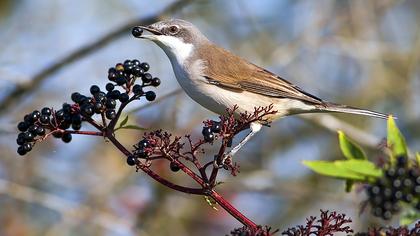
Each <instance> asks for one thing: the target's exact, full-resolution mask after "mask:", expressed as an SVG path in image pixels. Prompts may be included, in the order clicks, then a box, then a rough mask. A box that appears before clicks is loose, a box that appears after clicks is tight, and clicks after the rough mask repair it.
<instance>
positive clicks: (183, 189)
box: [78, 112, 258, 233]
mask: <svg viewBox="0 0 420 236" xmlns="http://www.w3.org/2000/svg"><path fill="white" fill-rule="evenodd" d="M119 113H120V114H121V112H119ZM88 122H89V123H91V124H92V125H93V126H95V127H96V128H98V129H99V130H102V127H101V126H100V125H98V124H97V123H96V122H95V121H93V120H92V119H90V120H88ZM113 125H115V123H114V124H109V125H108V127H107V129H106V130H105V131H104V133H102V132H90V131H78V133H81V134H82V133H86V134H87V133H91V134H92V135H99V134H100V135H101V136H102V135H104V134H105V136H106V137H107V138H108V139H109V141H111V142H112V143H113V144H114V145H115V147H117V148H118V150H120V151H121V152H122V153H123V154H124V155H125V156H130V155H132V154H131V152H130V151H129V150H127V149H126V148H125V147H124V146H123V145H122V144H121V143H120V142H119V141H118V140H117V139H116V138H115V136H114V134H113ZM110 127H112V129H110ZM93 133H95V134H93ZM96 133H97V134H96ZM224 150H225V145H223V147H222V148H221V149H220V150H219V155H222V154H223V153H224ZM173 161H175V162H176V163H177V164H178V165H179V167H180V168H181V170H182V171H183V172H185V173H186V174H187V175H189V176H190V177H191V178H193V179H194V180H195V181H196V182H197V183H198V184H200V185H201V186H202V188H190V187H184V186H181V185H177V184H174V183H172V182H170V181H168V180H166V179H164V178H162V177H160V176H159V175H158V174H156V173H155V172H153V171H152V170H151V169H150V168H148V167H147V166H145V165H137V167H138V168H140V169H141V170H142V171H144V172H145V173H146V174H148V175H149V176H150V177H152V178H153V179H154V180H156V181H157V182H159V183H161V184H163V185H165V186H167V187H168V188H171V189H174V190H177V191H180V192H184V193H189V194H196V195H208V196H210V197H211V198H212V199H213V200H214V201H216V202H217V203H218V204H219V205H220V206H221V207H222V208H223V209H225V211H227V212H228V213H229V214H230V215H231V216H233V217H234V218H235V219H237V220H238V221H239V222H241V223H242V224H243V225H245V226H247V227H248V228H249V229H251V231H252V232H253V233H255V232H257V230H258V226H257V224H255V223H254V222H253V221H251V220H250V219H248V218H247V217H246V216H245V215H243V214H242V213H241V212H240V211H238V210H237V209H236V208H235V207H234V206H232V204H230V203H229V202H228V201H227V200H226V199H224V198H223V197H222V196H221V195H220V194H219V193H217V192H216V191H215V190H209V189H207V188H208V187H209V186H206V185H207V184H208V183H207V182H206V181H204V180H203V179H202V178H201V177H200V176H199V175H197V174H196V173H194V172H193V171H192V170H191V169H190V168H188V167H187V166H185V165H184V164H183V163H182V162H180V161H178V160H173ZM217 172H218V169H217V168H214V169H213V171H212V177H211V178H210V186H213V185H214V182H215V180H216V176H217Z"/></svg>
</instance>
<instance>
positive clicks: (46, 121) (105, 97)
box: [16, 60, 160, 155]
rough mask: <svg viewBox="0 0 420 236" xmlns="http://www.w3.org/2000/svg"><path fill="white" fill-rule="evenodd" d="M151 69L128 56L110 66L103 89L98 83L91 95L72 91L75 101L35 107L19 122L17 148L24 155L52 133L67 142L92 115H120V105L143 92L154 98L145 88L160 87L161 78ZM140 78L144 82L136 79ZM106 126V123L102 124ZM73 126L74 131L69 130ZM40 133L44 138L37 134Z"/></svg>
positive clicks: (111, 117) (146, 96)
mask: <svg viewBox="0 0 420 236" xmlns="http://www.w3.org/2000/svg"><path fill="white" fill-rule="evenodd" d="M149 69H150V66H149V64H148V63H146V62H143V63H141V62H140V61H139V60H126V61H125V62H124V63H118V64H116V65H115V67H112V68H110V69H109V70H108V79H109V80H110V82H109V83H107V84H106V86H105V91H102V90H101V89H100V88H99V86H98V85H92V86H91V87H90V95H83V94H81V93H79V92H75V93H73V94H71V100H72V101H73V102H74V103H73V104H68V103H64V104H63V105H62V108H61V109H59V110H57V111H54V110H52V109H50V108H48V107H44V108H43V109H42V110H41V111H38V110H35V111H33V112H32V113H30V114H27V115H25V117H24V120H23V121H22V122H20V123H19V124H18V126H17V128H18V130H19V131H20V132H21V133H19V135H18V138H17V140H16V142H17V144H18V145H19V147H18V149H17V152H18V154H20V155H25V154H26V153H28V152H29V151H31V150H32V147H33V145H34V144H35V142H36V141H38V140H42V139H43V138H45V137H46V136H47V135H49V134H52V135H53V136H54V137H56V138H60V139H61V140H62V141H63V142H65V143H68V142H70V141H71V140H72V133H77V132H75V131H78V130H80V129H81V127H82V122H83V121H86V120H92V116H94V115H95V114H100V115H101V116H102V117H103V121H104V122H105V119H108V120H114V119H118V117H117V111H116V109H117V107H118V106H117V105H118V103H121V105H126V104H127V103H129V102H131V101H133V100H136V99H139V98H140V97H142V96H144V97H145V98H146V99H147V100H148V101H153V100H155V98H156V94H155V92H153V91H146V92H144V91H143V89H144V88H145V87H148V86H152V87H157V86H159V85H160V79H159V78H156V77H153V76H152V75H151V74H150V73H147V71H148V70H149ZM137 79H140V80H141V83H136V81H137ZM103 125H104V126H106V123H104V124H103ZM69 128H72V130H73V132H68V131H67V130H68V129H69ZM36 136H41V138H38V139H37V138H36Z"/></svg>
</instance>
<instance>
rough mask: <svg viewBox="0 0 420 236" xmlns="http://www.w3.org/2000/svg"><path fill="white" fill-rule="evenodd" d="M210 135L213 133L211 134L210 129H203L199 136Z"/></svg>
mask: <svg viewBox="0 0 420 236" xmlns="http://www.w3.org/2000/svg"><path fill="white" fill-rule="evenodd" d="M212 133H213V132H212V129H211V127H203V130H201V134H202V135H204V136H206V135H209V134H212Z"/></svg>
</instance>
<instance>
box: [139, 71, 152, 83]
mask: <svg viewBox="0 0 420 236" xmlns="http://www.w3.org/2000/svg"><path fill="white" fill-rule="evenodd" d="M152 79H153V77H152V75H151V74H149V73H144V74H143V76H142V77H141V80H142V81H143V82H144V83H150V82H151V81H152Z"/></svg>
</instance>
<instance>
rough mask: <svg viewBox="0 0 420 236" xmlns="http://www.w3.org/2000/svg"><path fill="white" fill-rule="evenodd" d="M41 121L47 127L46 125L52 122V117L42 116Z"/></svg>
mask: <svg viewBox="0 0 420 236" xmlns="http://www.w3.org/2000/svg"><path fill="white" fill-rule="evenodd" d="M39 121H40V122H41V123H42V124H44V125H46V124H48V123H49V122H50V116H48V115H41V117H40V118H39Z"/></svg>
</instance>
